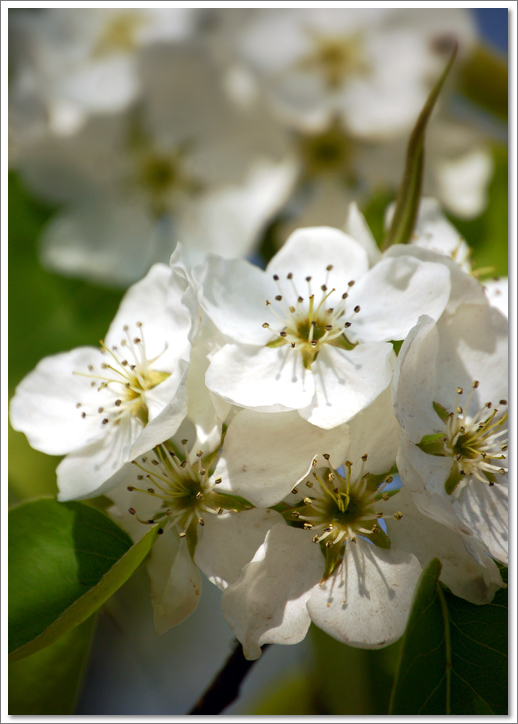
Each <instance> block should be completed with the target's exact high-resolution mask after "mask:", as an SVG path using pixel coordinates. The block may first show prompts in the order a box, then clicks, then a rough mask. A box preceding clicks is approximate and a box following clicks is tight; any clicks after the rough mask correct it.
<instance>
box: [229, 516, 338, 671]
mask: <svg viewBox="0 0 518 724" xmlns="http://www.w3.org/2000/svg"><path fill="white" fill-rule="evenodd" d="M323 571H324V557H323V555H322V553H321V551H320V548H319V547H318V546H316V545H315V544H314V543H312V542H311V536H310V535H307V532H305V531H302V530H296V529H294V528H290V527H289V526H287V525H284V524H283V525H276V526H275V527H274V528H272V530H271V531H270V532H269V533H268V535H267V537H266V540H265V542H264V544H263V545H262V546H261V547H260V548H259V550H258V551H257V553H256V554H255V556H254V558H253V560H252V561H251V563H249V564H248V565H247V566H245V568H244V569H243V572H242V573H241V576H240V577H239V578H238V580H237V581H236V582H235V583H233V584H232V585H231V586H229V587H228V588H227V589H226V590H225V591H224V592H223V596H222V599H221V607H222V610H223V615H224V616H225V619H226V620H227V622H228V624H229V626H230V628H231V629H232V631H233V632H234V634H235V636H236V637H237V638H238V640H239V641H241V643H242V644H243V652H244V655H245V657H246V658H247V659H257V658H259V656H260V655H261V648H260V647H261V646H263V645H264V644H266V643H279V644H296V643H298V642H299V641H302V639H303V638H304V637H305V635H306V633H307V630H308V628H309V624H310V618H309V615H308V612H307V610H306V602H307V600H308V598H309V596H310V595H311V591H312V588H313V586H314V585H315V584H316V583H318V581H319V580H320V578H321V576H322V574H323Z"/></svg>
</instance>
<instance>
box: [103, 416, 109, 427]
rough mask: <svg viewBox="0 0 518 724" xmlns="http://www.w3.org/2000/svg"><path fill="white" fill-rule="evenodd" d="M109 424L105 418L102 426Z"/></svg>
mask: <svg viewBox="0 0 518 724" xmlns="http://www.w3.org/2000/svg"><path fill="white" fill-rule="evenodd" d="M109 422H110V421H109V420H108V418H107V417H105V418H104V420H103V423H102V424H103V425H107V424H108V423H109Z"/></svg>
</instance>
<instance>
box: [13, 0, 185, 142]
mask: <svg viewBox="0 0 518 724" xmlns="http://www.w3.org/2000/svg"><path fill="white" fill-rule="evenodd" d="M198 19H199V11H196V10H193V9H189V8H145V7H140V8H139V7H132V8H46V9H45V10H44V11H42V12H34V10H32V11H27V10H25V11H21V12H20V11H17V12H15V14H14V17H13V18H10V20H12V22H11V23H10V32H11V41H12V47H13V53H12V60H13V81H12V88H11V95H12V103H13V105H14V108H13V112H14V115H15V118H19V117H22V118H23V116H27V115H28V112H29V116H30V108H31V106H32V107H33V109H34V110H33V114H32V115H36V116H37V115H39V116H40V117H41V120H42V123H41V124H40V125H41V132H42V133H44V132H45V131H46V130H47V129H48V130H49V131H50V132H51V133H56V134H64V135H67V134H71V133H75V132H76V131H77V130H78V129H79V128H80V127H81V126H82V125H83V124H84V123H85V121H86V120H87V119H88V118H89V117H90V116H91V115H93V114H99V113H117V112H120V111H121V110H124V109H125V108H126V107H127V106H128V105H129V104H130V103H131V102H132V101H134V100H135V99H136V98H137V97H138V95H139V93H140V90H141V88H140V78H139V73H138V56H139V53H140V52H141V51H142V50H143V49H144V48H146V47H149V46H151V45H153V44H155V43H175V42H178V41H181V40H184V39H186V38H189V37H190V36H191V35H192V34H193V32H194V29H195V27H196V24H197V22H198ZM38 106H39V109H38ZM38 110H39V114H38ZM23 120H25V124H26V125H27V122H28V120H29V119H27V118H26V117H25V118H23ZM43 121H44V122H43ZM16 130H17V129H15V131H16Z"/></svg>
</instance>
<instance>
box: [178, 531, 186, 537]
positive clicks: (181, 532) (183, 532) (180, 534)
mask: <svg viewBox="0 0 518 724" xmlns="http://www.w3.org/2000/svg"><path fill="white" fill-rule="evenodd" d="M186 535H187V533H186V532H185V531H184V530H182V531H180V533H179V536H180V538H185V536H186Z"/></svg>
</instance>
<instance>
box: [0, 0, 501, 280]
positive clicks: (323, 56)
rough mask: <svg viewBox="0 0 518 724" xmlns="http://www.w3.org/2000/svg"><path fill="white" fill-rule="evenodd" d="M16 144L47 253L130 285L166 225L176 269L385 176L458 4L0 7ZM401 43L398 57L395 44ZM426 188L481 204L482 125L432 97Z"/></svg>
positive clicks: (254, 240)
mask: <svg viewBox="0 0 518 724" xmlns="http://www.w3.org/2000/svg"><path fill="white" fill-rule="evenodd" d="M11 15H12V18H11V19H10V20H11V22H10V32H11V41H12V42H11V43H10V49H12V53H11V58H10V60H11V65H12V70H11V84H10V114H11V116H10V119H11V123H10V141H11V147H10V151H11V153H10V155H11V163H12V165H13V167H15V168H16V169H17V170H18V171H19V173H20V174H21V176H22V178H23V180H24V182H25V183H26V184H27V185H28V186H29V188H30V189H31V191H32V192H33V193H35V194H36V195H37V196H38V197H40V198H42V199H44V200H46V201H48V202H51V203H52V204H54V205H57V206H59V211H58V212H57V213H56V214H55V215H54V216H53V217H52V218H51V220H50V222H49V223H48V224H47V226H46V228H45V230H44V232H43V236H42V240H41V258H42V261H43V263H44V264H45V265H47V266H50V267H51V268H53V269H55V270H57V271H59V272H61V273H64V274H70V275H76V276H83V277H86V278H88V279H90V280H94V281H96V282H101V283H118V284H120V285H122V286H127V285H129V284H131V283H133V282H135V281H136V280H138V279H140V278H141V277H142V276H143V275H144V274H145V273H146V272H147V271H148V269H149V268H150V266H151V265H152V264H153V263H155V262H165V263H166V262H167V261H168V259H169V256H170V254H171V252H172V251H173V250H174V247H175V244H176V242H177V240H178V239H180V240H182V242H183V244H184V250H183V261H184V263H185V264H186V266H187V267H188V268H192V267H193V266H194V265H196V264H197V263H199V262H200V261H202V260H203V258H204V255H205V254H206V253H208V252H216V253H219V254H222V255H224V256H226V257H228V258H236V257H244V256H247V255H248V254H250V253H251V252H253V251H254V250H255V249H256V247H257V245H258V243H259V239H260V237H261V234H262V233H263V232H264V230H265V229H266V228H268V226H269V225H270V224H271V222H272V220H275V227H274V228H275V229H277V230H278V235H279V238H282V239H284V238H286V236H287V235H288V234H289V232H290V231H292V230H293V229H295V228H300V227H306V226H318V225H321V224H326V225H332V226H338V227H340V226H341V225H342V223H343V219H342V218H341V217H342V209H343V208H344V207H345V206H346V204H347V203H348V202H350V201H353V200H359V199H364V198H366V197H367V196H368V195H369V194H370V193H372V192H374V191H377V190H389V191H392V190H393V189H394V188H396V187H397V185H398V184H399V178H400V174H401V159H402V157H403V152H404V146H405V144H406V140H407V137H408V134H409V132H410V129H411V128H412V126H413V124H414V121H415V118H416V116H417V114H418V112H419V110H420V108H421V107H422V105H423V103H424V101H425V99H426V98H427V96H428V93H429V92H430V90H431V88H432V86H433V84H434V82H435V80H436V78H437V75H438V73H439V72H440V70H442V68H443V66H444V62H445V58H446V57H447V56H448V55H449V51H450V49H451V43H452V40H456V41H457V42H458V44H459V48H460V50H459V62H458V64H459V66H460V67H462V63H463V62H465V61H467V60H468V59H469V57H470V54H471V53H472V50H473V48H474V45H475V42H476V32H475V29H474V25H473V19H472V17H471V15H470V12H469V11H468V10H462V9H459V8H451V9H447V10H444V9H438V10H434V9H424V10H423V9H415V8H414V9H412V8H407V9H397V8H369V9H360V8H335V9H328V8H327V9H326V8H319V9H315V8H305V9H300V8H299V9H296V8H295V9H274V10H271V9H260V8H252V9H243V8H236V9H221V8H213V9H210V8H205V9H195V8H134V7H133V8H81V9H71V8H63V9H62V8H45V9H43V10H38V11H36V10H34V9H29V10H27V9H26V10H18V11H13V13H11ZM409 58H412V61H411V62H409V60H408V59H409ZM428 147H429V150H430V164H429V168H428V169H427V175H426V177H425V180H424V190H425V193H427V194H431V195H433V196H437V197H438V198H439V199H440V200H441V202H442V203H443V204H444V205H446V206H447V209H448V210H449V211H451V212H453V213H454V214H456V215H457V216H459V217H472V216H476V215H478V214H479V213H480V212H481V211H482V210H483V208H484V206H485V203H486V186H487V183H488V181H489V178H490V176H491V173H492V160H491V155H490V153H489V150H488V148H487V143H486V138H485V137H484V135H483V134H482V133H481V132H480V131H479V130H477V129H476V128H475V127H474V126H473V125H470V124H469V123H468V121H466V120H463V121H460V120H452V116H451V113H449V112H446V110H443V111H442V112H440V113H439V115H438V118H437V119H436V120H434V124H433V127H432V129H431V132H430V135H429V139H428Z"/></svg>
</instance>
